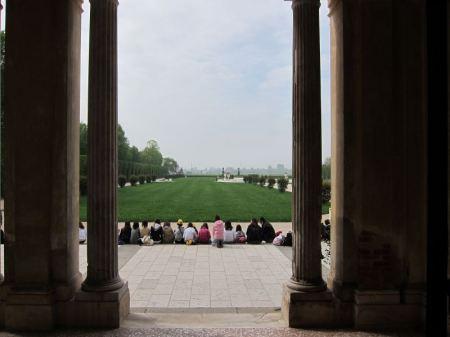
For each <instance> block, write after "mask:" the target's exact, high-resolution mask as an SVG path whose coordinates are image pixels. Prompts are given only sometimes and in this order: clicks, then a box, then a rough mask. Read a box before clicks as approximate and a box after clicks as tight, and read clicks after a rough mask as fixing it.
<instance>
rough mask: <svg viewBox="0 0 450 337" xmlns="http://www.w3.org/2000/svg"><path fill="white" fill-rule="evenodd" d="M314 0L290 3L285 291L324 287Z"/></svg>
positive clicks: (299, 0)
mask: <svg viewBox="0 0 450 337" xmlns="http://www.w3.org/2000/svg"><path fill="white" fill-rule="evenodd" d="M319 6H320V1H318V0H294V1H293V3H292V9H293V12H294V13H293V14H294V42H293V65H294V73H293V111H292V118H293V147H292V149H293V153H292V160H293V169H292V172H293V179H292V192H293V199H292V203H293V204H292V227H293V261H292V274H293V275H292V278H291V280H290V281H289V283H288V285H287V286H288V287H289V288H291V289H293V290H297V291H304V292H312V291H321V290H324V289H325V283H324V281H323V280H322V268H321V244H320V220H321V207H322V205H321V202H322V200H321V184H322V181H321V168H322V141H321V116H320V114H321V103H320V40H319Z"/></svg>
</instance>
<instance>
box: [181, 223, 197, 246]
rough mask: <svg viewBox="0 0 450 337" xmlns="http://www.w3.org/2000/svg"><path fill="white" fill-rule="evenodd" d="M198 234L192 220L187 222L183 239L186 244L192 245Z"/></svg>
mask: <svg viewBox="0 0 450 337" xmlns="http://www.w3.org/2000/svg"><path fill="white" fill-rule="evenodd" d="M197 238H198V234H197V231H196V230H195V228H194V225H193V224H192V222H189V224H188V226H187V228H186V229H185V230H184V233H183V239H184V242H186V244H187V245H192V244H195V243H196V242H197Z"/></svg>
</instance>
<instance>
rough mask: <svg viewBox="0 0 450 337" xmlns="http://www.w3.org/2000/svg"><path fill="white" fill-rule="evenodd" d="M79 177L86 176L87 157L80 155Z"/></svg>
mask: <svg viewBox="0 0 450 337" xmlns="http://www.w3.org/2000/svg"><path fill="white" fill-rule="evenodd" d="M80 176H87V155H85V154H82V155H80Z"/></svg>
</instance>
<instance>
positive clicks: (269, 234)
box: [259, 217, 275, 243]
mask: <svg viewBox="0 0 450 337" xmlns="http://www.w3.org/2000/svg"><path fill="white" fill-rule="evenodd" d="M259 222H260V223H261V227H262V239H263V241H265V242H266V243H272V242H273V239H275V229H274V228H273V226H272V224H271V223H270V222H269V221H267V220H266V219H265V218H263V217H261V218H260V219H259Z"/></svg>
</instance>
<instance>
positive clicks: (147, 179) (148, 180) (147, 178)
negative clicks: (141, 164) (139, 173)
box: [145, 175, 152, 184]
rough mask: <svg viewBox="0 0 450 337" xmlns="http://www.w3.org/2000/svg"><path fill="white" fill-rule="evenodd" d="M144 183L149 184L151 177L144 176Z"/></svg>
mask: <svg viewBox="0 0 450 337" xmlns="http://www.w3.org/2000/svg"><path fill="white" fill-rule="evenodd" d="M145 181H146V182H147V183H148V184H150V183H151V182H152V177H150V176H149V175H146V176H145Z"/></svg>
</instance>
